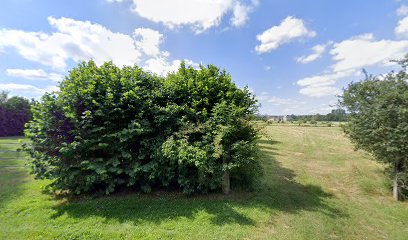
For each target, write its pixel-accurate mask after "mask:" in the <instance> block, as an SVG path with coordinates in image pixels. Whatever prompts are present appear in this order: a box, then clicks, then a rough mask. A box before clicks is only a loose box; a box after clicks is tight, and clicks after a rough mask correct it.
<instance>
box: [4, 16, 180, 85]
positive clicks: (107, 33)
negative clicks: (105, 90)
mask: <svg viewBox="0 0 408 240" xmlns="http://www.w3.org/2000/svg"><path fill="white" fill-rule="evenodd" d="M48 22H49V24H50V25H51V26H52V27H53V29H54V30H55V31H54V32H52V33H43V32H26V31H22V30H15V29H0V53H1V51H5V50H6V49H8V48H14V49H15V50H16V51H17V53H18V54H19V55H21V56H22V57H23V58H25V59H27V60H30V61H33V62H37V63H41V64H43V65H45V66H49V67H51V68H52V69H55V70H59V71H66V67H67V64H68V62H69V61H70V60H71V61H74V62H79V61H83V60H89V59H93V60H94V61H95V62H96V63H97V64H98V65H100V64H102V63H103V62H106V61H112V62H113V63H115V64H116V65H118V66H123V65H134V64H139V65H141V66H146V67H147V68H148V69H149V70H151V71H155V70H158V72H156V73H158V74H164V72H163V71H164V70H163V69H170V68H169V67H167V68H165V67H163V66H173V68H174V66H175V64H177V63H180V62H181V61H180V60H173V61H170V60H169V56H170V53H168V52H166V51H162V50H161V49H160V45H161V43H162V42H163V39H164V37H163V35H162V34H161V33H160V32H158V31H155V30H152V29H149V28H137V29H135V30H134V33H133V36H129V35H126V34H122V33H115V32H112V31H111V30H109V29H107V28H105V27H104V26H102V25H100V24H96V23H91V22H89V21H78V20H74V19H70V18H64V17H62V18H58V19H57V18H54V17H49V18H48ZM153 62H156V63H157V62H160V63H161V65H162V67H161V68H158V67H152V66H154V64H153ZM156 65H158V64H156ZM173 68H172V69H173ZM8 74H9V75H12V76H19V77H24V78H29V79H50V80H59V79H61V76H60V75H59V74H56V73H50V74H48V73H46V72H45V71H44V70H42V69H34V70H33V69H26V70H24V69H10V70H9V71H8Z"/></svg>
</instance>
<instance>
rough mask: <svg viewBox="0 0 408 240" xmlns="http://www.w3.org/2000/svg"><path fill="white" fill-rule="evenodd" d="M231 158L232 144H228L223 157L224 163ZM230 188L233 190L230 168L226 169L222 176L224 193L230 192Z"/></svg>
mask: <svg viewBox="0 0 408 240" xmlns="http://www.w3.org/2000/svg"><path fill="white" fill-rule="evenodd" d="M230 158H231V150H230V146H228V147H227V149H226V150H225V152H224V154H223V157H222V163H223V165H224V164H227V163H229V159H230ZM230 190H231V186H230V174H229V170H225V171H224V174H223V176H222V192H223V193H224V194H229V193H230Z"/></svg>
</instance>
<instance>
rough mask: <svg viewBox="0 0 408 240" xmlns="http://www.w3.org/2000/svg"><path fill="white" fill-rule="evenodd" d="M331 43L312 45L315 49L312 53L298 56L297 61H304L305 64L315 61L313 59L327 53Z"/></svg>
mask: <svg viewBox="0 0 408 240" xmlns="http://www.w3.org/2000/svg"><path fill="white" fill-rule="evenodd" d="M330 44H331V43H328V44H319V45H316V46H314V47H312V51H313V53H312V54H310V55H307V56H301V57H298V58H296V61H297V62H298V63H303V64H307V63H310V62H313V61H315V60H317V59H318V58H320V57H321V56H322V55H323V53H325V51H326V48H327V46H328V45H330Z"/></svg>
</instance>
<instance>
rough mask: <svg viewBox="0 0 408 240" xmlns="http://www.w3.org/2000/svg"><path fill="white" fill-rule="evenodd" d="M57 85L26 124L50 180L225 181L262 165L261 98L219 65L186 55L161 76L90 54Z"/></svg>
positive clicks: (72, 187) (134, 184) (73, 183)
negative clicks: (195, 62) (187, 61)
mask: <svg viewBox="0 0 408 240" xmlns="http://www.w3.org/2000/svg"><path fill="white" fill-rule="evenodd" d="M60 88H61V91H60V92H59V93H54V94H47V95H44V96H43V97H42V100H41V103H39V104H37V105H35V106H34V107H33V109H32V111H33V120H32V121H31V122H30V123H28V124H27V129H26V135H27V136H28V137H30V139H31V143H30V144H29V145H26V147H25V149H26V151H28V152H29V153H30V154H31V156H32V164H31V165H32V170H33V173H34V174H35V175H36V177H38V178H47V179H52V180H53V181H52V184H51V186H52V187H53V189H54V190H63V191H65V190H68V191H69V192H73V193H75V194H80V193H85V192H96V191H104V192H106V193H107V194H109V193H112V192H114V191H117V190H120V189H122V188H132V189H136V190H142V191H145V192H148V191H150V190H151V189H152V188H155V189H158V188H165V189H181V190H182V191H183V192H185V193H193V192H208V191H213V190H219V189H221V187H222V186H223V184H224V185H225V184H227V186H224V187H225V190H226V191H228V185H229V179H231V181H232V184H234V183H235V184H239V185H243V184H248V183H250V181H252V180H253V179H254V176H256V174H257V170H258V169H259V165H258V164H257V161H256V144H255V139H256V136H257V131H256V130H255V128H254V127H253V126H252V124H251V121H250V120H251V118H252V117H253V115H254V113H255V111H256V101H255V100H254V96H253V95H252V94H251V93H250V92H249V91H248V89H246V88H245V89H240V88H238V87H237V86H236V85H235V84H234V83H233V82H232V81H231V77H230V75H229V74H228V73H226V72H225V71H220V70H219V69H218V68H217V67H215V66H212V65H209V66H208V67H203V66H201V67H200V69H198V70H196V69H193V68H192V67H186V66H185V65H184V63H183V64H182V65H181V66H180V68H179V70H178V71H177V72H175V73H171V74H169V75H168V76H167V77H165V78H163V77H159V76H156V75H154V74H151V73H149V72H145V71H143V70H142V69H141V68H139V67H123V68H122V69H121V68H118V67H116V66H115V65H113V64H112V63H106V64H104V65H102V66H100V67H98V66H96V65H95V63H94V62H92V61H90V62H87V63H82V64H79V65H78V66H77V67H76V68H74V69H73V70H72V71H70V73H69V76H68V77H66V79H65V80H63V81H62V82H61V85H60Z"/></svg>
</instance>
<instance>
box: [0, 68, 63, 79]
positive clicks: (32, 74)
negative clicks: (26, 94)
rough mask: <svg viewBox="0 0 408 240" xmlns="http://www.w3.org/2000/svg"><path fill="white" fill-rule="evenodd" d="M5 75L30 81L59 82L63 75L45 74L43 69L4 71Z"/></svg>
mask: <svg viewBox="0 0 408 240" xmlns="http://www.w3.org/2000/svg"><path fill="white" fill-rule="evenodd" d="M6 74H7V75H9V76H12V77H20V78H25V79H31V80H51V81H60V80H62V79H63V75H61V74H58V73H47V72H45V71H44V70H43V69H6Z"/></svg>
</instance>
